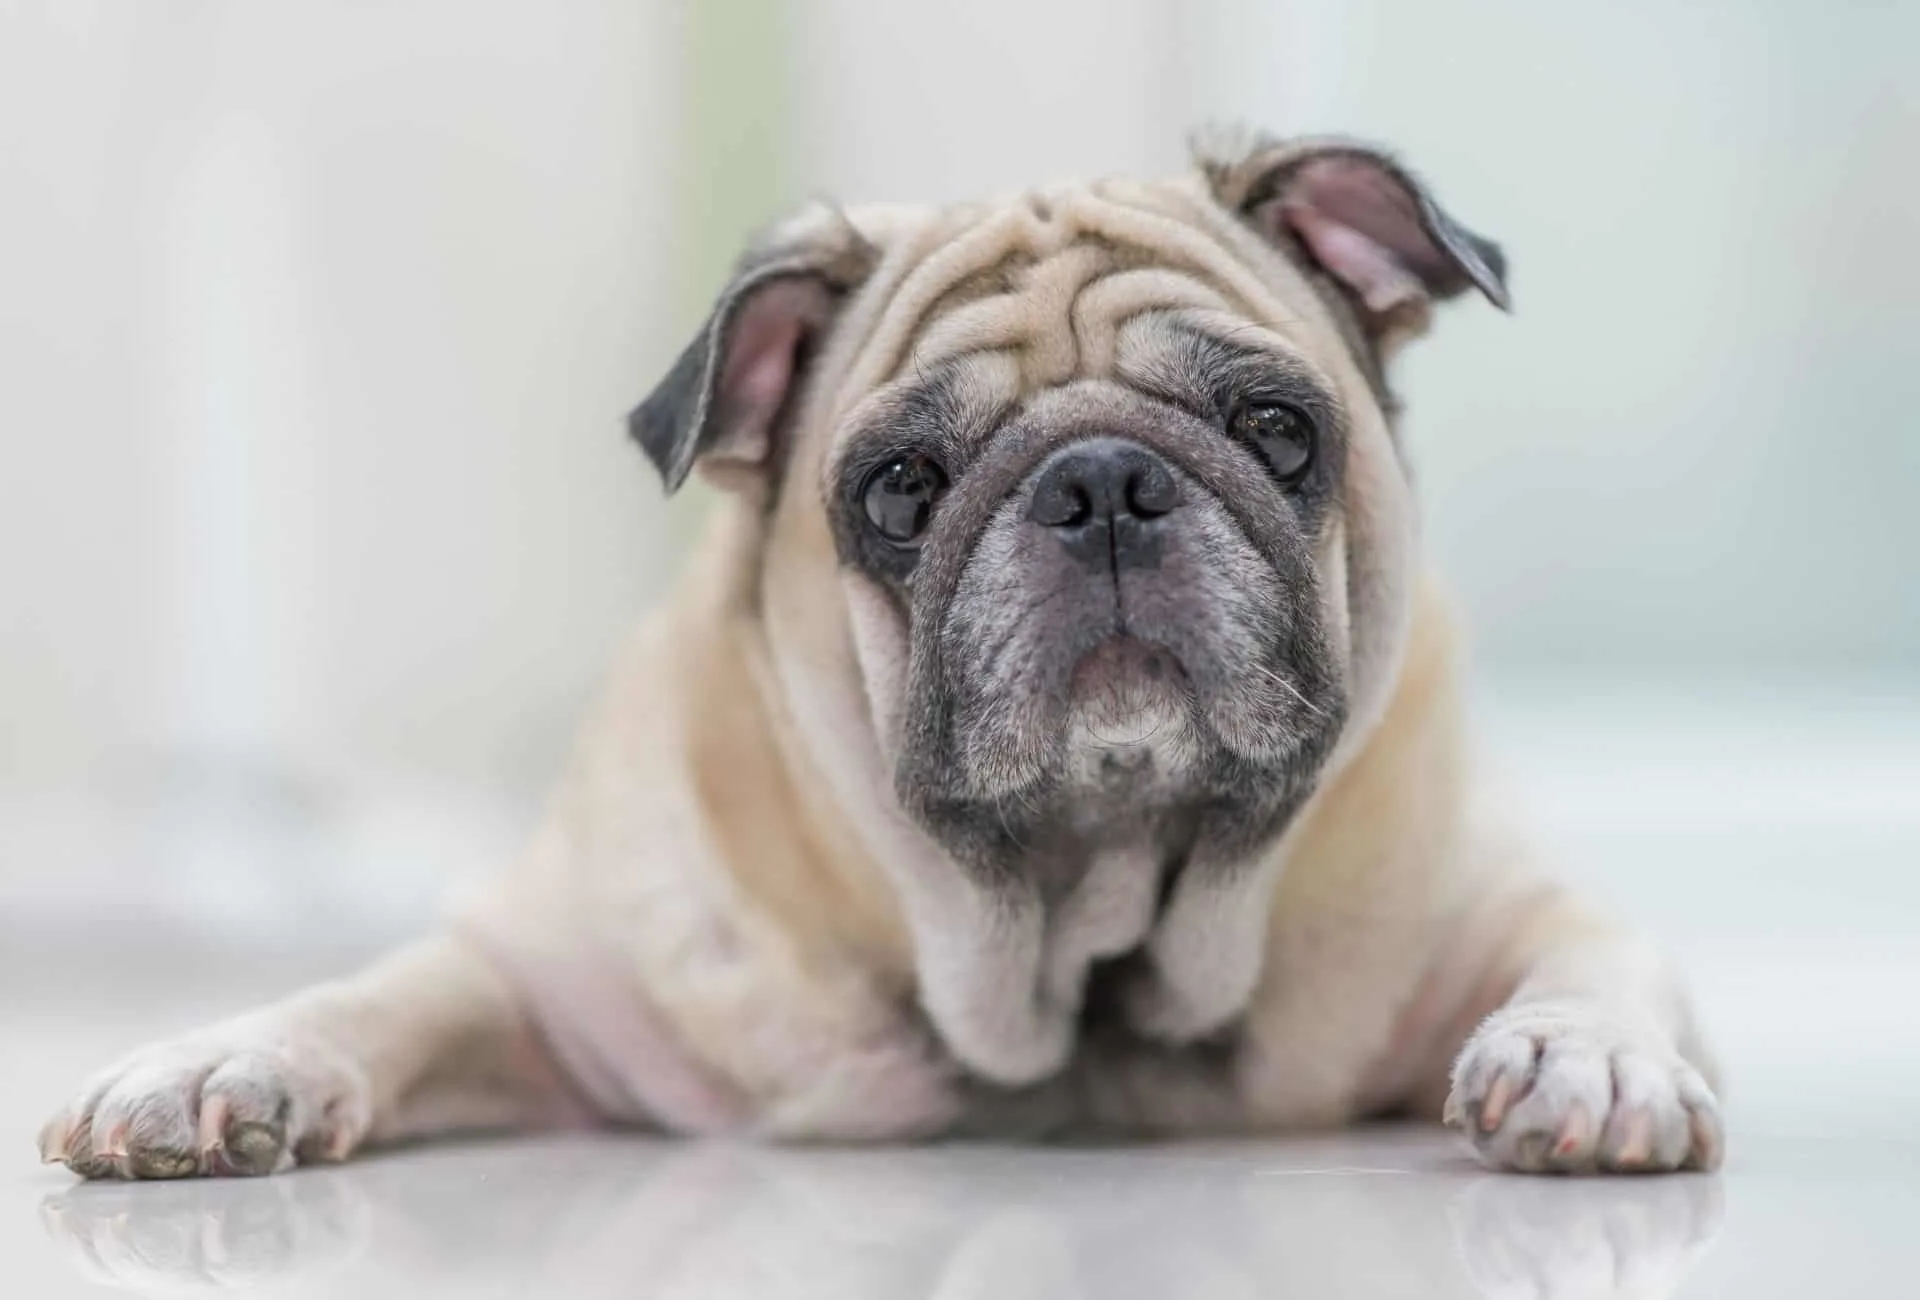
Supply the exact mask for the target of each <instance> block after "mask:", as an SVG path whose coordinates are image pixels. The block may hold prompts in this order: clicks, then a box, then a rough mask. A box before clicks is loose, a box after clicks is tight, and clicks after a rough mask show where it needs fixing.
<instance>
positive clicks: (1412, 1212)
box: [0, 1131, 1920, 1300]
mask: <svg viewBox="0 0 1920 1300" xmlns="http://www.w3.org/2000/svg"><path fill="white" fill-rule="evenodd" d="M6 1191H7V1196H6V1202H5V1204H4V1205H0V1213H3V1214H4V1216H5V1218H4V1223H0V1242H3V1243H4V1246H5V1258H6V1260H7V1269H8V1272H9V1274H10V1275H11V1277H12V1279H13V1285H9V1287H8V1288H7V1291H8V1293H9V1294H12V1295H20V1296H36V1297H38V1296H64V1295H69V1294H81V1293H85V1292H87V1291H89V1290H91V1289H92V1288H93V1287H95V1286H100V1285H105V1286H111V1287H124V1288H131V1289H134V1290H147V1289H151V1290H155V1291H161V1290H166V1291H175V1290H179V1289H182V1288H194V1287H216V1288H221V1289H230V1288H233V1287H235V1286H245V1287H258V1288H260V1289H262V1290H263V1291H264V1292H267V1293H271V1294H276V1295H287V1296H340V1295H351V1296H355V1297H359V1298H361V1300H372V1298H373V1297H385V1296H394V1297H401V1296H405V1297H422V1296H443V1295H444V1296H456V1295H489V1296H510V1295H511V1296H519V1295H525V1296H554V1297H577V1298H581V1300H588V1298H591V1297H601V1296H605V1297H615V1296H619V1297H623V1298H630V1297H637V1296H675V1297H729V1298H731V1297H739V1298H741V1300H748V1298H753V1300H786V1298H789V1297H792V1298H795V1300H797V1298H799V1297H815V1296H818V1297H834V1298H835V1300H862V1298H864V1297H873V1298H874V1300H909V1298H916V1300H917V1298H918V1297H940V1298H942V1300H959V1298H960V1297H969V1298H973V1297H978V1298H979V1300H989V1298H990V1300H1018V1298H1020V1297H1029V1296H1030V1297H1034V1298H1035V1300H1040V1298H1042V1297H1045V1300H1077V1298H1079V1297H1086V1298H1087V1300H1093V1298H1096V1297H1099V1298H1105V1297H1131V1296H1141V1297H1148V1296H1182V1297H1192V1298H1193V1300H1214V1298H1216V1297H1217V1298H1220V1300H1227V1298H1231V1300H1243V1298H1246V1300H1251V1297H1255V1296H1292V1295H1302V1296H1307V1295H1312V1296H1321V1295H1324V1296H1343V1297H1373V1296H1408V1297H1413V1296H1420V1297H1430V1298H1434V1300H1438V1298H1441V1297H1452V1296H1461V1297H1468V1296H1497V1297H1510V1296H1511V1297H1520V1296H1634V1297H1655V1296H1666V1295H1702V1296H1717V1295H1726V1296H1741V1297H1756V1298H1757V1297H1770V1296H1795V1297H1801V1296H1822V1297H1825V1296H1850V1295H1861V1296H1868V1295H1872V1296H1881V1295H1884V1296H1895V1295H1906V1294H1912V1292H1911V1291H1910V1290H1909V1289H1908V1287H1910V1286H1911V1284H1912V1279H1914V1278H1915V1277H1916V1276H1920V1240H1917V1239H1916V1236H1915V1234H1914V1232H1913V1225H1914V1223H1915V1221H1916V1216H1920V1148H1916V1147H1914V1146H1912V1145H1900V1144H1890V1145H1885V1146H1881V1145H1875V1144H1868V1143H1856V1144H1850V1145H1846V1146H1842V1147H1840V1148H1837V1149H1836V1148H1834V1147H1831V1146H1821V1145H1816V1144H1812V1143H1807V1142H1804V1141H1790V1140H1779V1141H1763V1142H1758V1143H1752V1144H1749V1145H1747V1146H1746V1147H1745V1149H1744V1150H1743V1152H1742V1153H1741V1154H1740V1155H1739V1157H1738V1158H1737V1159H1736V1162H1735V1163H1734V1165H1733V1166H1732V1167H1731V1168H1730V1169H1729V1170H1728V1171H1726V1172H1725V1173H1724V1174H1723V1175H1721V1176H1719V1177H1704V1176H1698V1175H1693V1176H1686V1177H1674V1178H1636V1179H1614V1180H1595V1179H1589V1180H1566V1179H1556V1180H1542V1179H1524V1178H1515V1177H1501V1176H1495V1175H1491V1174H1485V1173H1482V1172H1479V1171H1477V1170H1475V1169H1473V1168H1472V1167H1471V1166H1469V1165H1468V1164H1467V1163H1466V1162H1464V1161H1463V1160H1462V1159H1461V1158H1460V1156H1459V1154H1458V1152H1457V1151H1456V1149H1455V1147H1454V1145H1453V1144H1452V1143H1451V1142H1450V1141H1448V1140H1447V1138H1446V1136H1445V1135H1444V1134H1435V1133H1431V1132H1421V1131H1383V1132H1373V1133H1361V1134H1354V1135H1347V1136H1340V1137H1324V1138H1311V1139H1297V1140H1290V1141H1285V1142H1275V1143H1258V1144H1243V1145H1230V1146H1192V1147H1187V1146H1176V1147H1167V1148H1160V1149H1154V1150H1147V1151H1140V1150H1107V1151H1069V1152H1061V1151H1034V1150H1017V1149H1001V1148H955V1149H937V1150H917V1151H904V1152H846V1151H818V1150H763V1149H752V1148H741V1147H730V1146H722V1145H673V1144H667V1143H661V1142H654V1141H647V1140H640V1139H613V1138H608V1139H595V1138H569V1139H565V1140H542V1141H537V1142H514V1143H500V1144H487V1145H480V1146H470V1147H464V1148H461V1147H449V1148H437V1149H432V1150H421V1151H416V1152H408V1153H401V1154H395V1155H390V1156H386V1157H383V1158H378V1159H373V1160H369V1161H367V1162H365V1163H363V1164H359V1165H355V1166H348V1167H343V1168H339V1169H330V1170H320V1171H314V1172H305V1173H296V1174H292V1175H289V1176H286V1177H283V1178H278V1179H271V1180H265V1181H260V1182H200V1183H171V1184H149V1185H131V1186H129V1185H110V1184H108V1185H99V1184H96V1185H74V1184H71V1183H70V1182H68V1181H67V1180H65V1179H62V1178H56V1177H51V1176H48V1177H44V1178H30V1179H27V1180H25V1182H24V1183H22V1182H21V1181H20V1180H10V1181H9V1184H8V1186H7V1189H6ZM35 1202H37V1205H36V1204H35ZM21 1283H24V1284H25V1285H24V1287H23V1289H19V1290H15V1289H14V1286H15V1285H20V1284H21Z"/></svg>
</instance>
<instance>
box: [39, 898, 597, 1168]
mask: <svg viewBox="0 0 1920 1300" xmlns="http://www.w3.org/2000/svg"><path fill="white" fill-rule="evenodd" d="M574 1113H577V1112H576V1111H575V1110H574V1103H573V1102H572V1101H571V1098H570V1095H569V1093H568V1092H567V1090H566V1088H565V1085H564V1084H563V1083H562V1082H561V1081H560V1079H559V1076H558V1075H557V1074H556V1073H555V1072H554V1070H553V1068H552V1067H551V1065H550V1064H549V1062H548V1059H547V1057H546V1054H545V1052H544V1050H543V1048H542V1047H541V1045H540V1044H539V1042H538V1040H537V1038H536V1037H535V1035H534V1034H533V1032H532V1030H531V1028H530V1027H529V1026H528V1024H527V1023H526V1021H525V1020H524V1018H523V1017H522V1015H521V1013H520V1010H519V1008H518V1007H517V1006H516V1004H515V1002H514V999H513V996H512V994H511V992H510V991H509V989H508V987H507V985H506V983H505V982H504V980H503V979H502V977H501V976H500V975H499V974H498V973H497V972H496V971H495V970H494V969H493V968H492V966H491V965H490V964H489V963H488V961H487V959H486V958H485V957H483V956H482V955H481V954H480V953H479V952H477V951H475V950H474V949H472V948H471V947H469V946H468V945H467V944H466V943H465V942H464V941H463V940H461V939H460V938H458V937H455V936H452V935H443V936H438V937H434V938H430V939H426V940H422V941H420V942H418V943H415V944H413V945H410V946H408V947H406V948H403V949H401V950H400V951H398V952H396V953H394V954H393V955H392V956H390V957H388V958H386V959H384V960H382V961H380V962H378V963H376V964H375V965H373V966H372V967H370V968H368V969H367V970H365V971H363V972H361V973H360V974H358V975H355V976H352V977H349V978H347V979H344V980H340V981H338V982H334V983H329V984H323V985H320V986H317V987H315V988H312V989H308V990H306V991H304V992H301V993H298V994H295V995H294V996H292V997H290V998H287V999H286V1000H285V1001H282V1002H278V1003H275V1004H273V1005H271V1006H267V1007H264V1008H261V1009H260V1010H257V1011H252V1012H248V1013H246V1014H243V1015H240V1016H238V1017H235V1018H234V1019H232V1020H228V1021H224V1022H222V1023H220V1024H216V1025H213V1026H211V1027H209V1028H207V1029H203V1030H199V1031H197V1032H194V1033H190V1034H187V1035H186V1036H184V1037H181V1038H178V1039H174V1040H171V1041H165V1042H161V1043H156V1044H153V1045H150V1046H148V1047H145V1048H142V1049H140V1050H138V1051H136V1052H134V1053H132V1054H131V1055H130V1056H127V1057H125V1058H123V1059H122V1060H121V1061H120V1062H119V1063H117V1064H116V1065H114V1066H112V1067H110V1068H109V1069H107V1070H104V1071H102V1072H101V1073H100V1074H98V1075H96V1076H94V1078H93V1079H92V1080H91V1081H90V1082H89V1083H87V1084H86V1085H85V1086H84V1087H83V1088H82V1089H81V1090H80V1092H79V1094H78V1095H77V1096H76V1097H75V1098H74V1100H73V1102H72V1104H71V1105H70V1106H69V1107H68V1108H67V1109H66V1110H64V1111H63V1112H62V1113H60V1114H59V1115H57V1116H55V1117H54V1118H53V1119H52V1120H51V1121H49V1122H48V1124H47V1125H46V1127H45V1128H44V1129H43V1130H42V1132H41V1136H40V1151H41V1155H42V1157H43V1158H44V1159H45V1160H47V1161H49V1162H58V1163H63V1164H65V1165H66V1166H67V1167H68V1168H70V1169H72V1170H73V1171H74V1172H75V1173H78V1174H81V1175H83V1176H86V1177H89V1178H112V1177H119V1178H182V1177H191V1176H194V1175H205V1174H265V1173H276V1172H279V1171H281V1170H284V1169H288V1168H291V1167H292V1166H293V1165H294V1164H296V1163H302V1162H311V1161H320V1160H340V1159H344V1158H345V1157H346V1156H348V1155H349V1154H351V1153H352V1152H353V1151H355V1150H356V1149H358V1148H359V1147H361V1146H362V1145H365V1144H368V1143H379V1142H389V1141H394V1140H398V1139H402V1138H410V1137H417V1136H423V1135H427V1134H432V1133H437V1132H443V1131H447V1130H452V1129H463V1130H472V1129H501V1128H515V1127H522V1126H526V1125H530V1124H534V1123H538V1122H543V1121H546V1122H551V1121H553V1120H556V1119H559V1118H562V1117H565V1116H568V1115H570V1114H574Z"/></svg>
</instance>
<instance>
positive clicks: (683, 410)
mask: <svg viewBox="0 0 1920 1300" xmlns="http://www.w3.org/2000/svg"><path fill="white" fill-rule="evenodd" d="M1501 272H1502V266H1501V262H1500V258H1499V254H1498V252H1497V250H1495V249H1494V248H1493V247H1492V246H1491V245H1490V244H1487V243H1485V242H1484V241H1481V240H1479V239H1478V238H1477V237H1475V236H1472V235H1470V234H1468V233H1467V232H1465V231H1464V230H1463V229H1462V228H1460V227H1459V226H1457V225H1455V224H1454V223H1452V222H1451V221H1450V220H1449V219H1448V218H1446V217H1445V216H1444V215H1443V214H1442V213H1441V212H1440V211H1439V209H1438V208H1437V207H1436V206H1435V205H1434V204H1433V203H1432V201H1431V199H1430V198H1429V197H1428V196H1427V195H1426V194H1425V192H1424V191H1423V190H1421V189H1420V188H1419V186H1418V185H1417V184H1416V183H1415V182H1414V181H1413V180H1412V179H1411V177H1409V176H1408V175H1407V174H1406V173H1405V172H1404V171H1403V170H1401V169H1400V168H1398V167H1397V165H1395V164H1393V163H1392V162H1391V161H1389V160H1387V159H1386V158H1384V157H1383V156H1382V155H1380V154H1378V153H1377V152H1375V151H1372V150H1368V149H1365V148H1362V147H1359V146H1354V145H1351V144H1346V143H1339V142H1333V143H1323V142H1299V143H1291V144H1275V143H1259V144H1256V145H1255V146H1253V147H1251V148H1249V149H1248V150H1246V151H1244V152H1243V153H1241V154H1239V155H1236V156H1233V157H1230V158H1227V159H1224V160H1216V161H1214V162H1211V163H1208V164H1205V165H1204V166H1203V168H1202V171H1201V172H1200V174H1198V175H1196V176H1193V177H1187V178H1181V179H1179V180H1175V181H1167V182H1159V183H1139V184H1131V183H1122V182H1109V183H1102V184H1096V185H1091V186H1066V187H1060V188H1057V189H1054V190H1049V191H1047V192H1046V194H1045V195H1044V196H1028V197H1026V198H1023V199H1020V200H1017V201H1010V202H1007V203H1003V204H998V205H982V206H977V207H969V208H956V209H945V210H937V211H932V212H920V213H903V212H902V211H900V210H893V209H889V210H884V211H881V210H874V211H863V210H857V209H856V210H852V211H850V212H846V213H827V214H814V215H813V216H811V217H809V218H806V219H803V220H800V221H796V222H794V223H790V224H789V225H788V226H787V227H784V228H782V229H781V230H779V231H776V232H775V234H774V235H773V236H772V237H771V238H770V239H769V240H768V241H767V243H766V244H765V245H764V246H762V247H761V248H759V249H757V250H755V251H754V252H752V253H750V254H749V256H748V258H747V259H746V260H745V261H744V262H743V264H742V267H741V270H740V272H739V274H738V275H737V277H736V279H735V281H734V284H733V285H732V286H731V287H730V288H729V290H728V292H727V294H726V295H725V296H723V298H722V300H721V302H720V304H719V306H718V307H717V308H716V310H715V313H714V316H713V318H712V320H711V322H710V323H709V326H708V328H707V330H706V332H705V333H704V334H703V335H702V336H701V337H700V338H699V339H696V341H695V343H694V344H693V346H692V347H690V348H689V349H688V351H687V352H686V354H685V355H684V356H683V357H682V358H681V361H680V363H679V365H677V366H676V367H675V369H674V372H673V373H672V374H671V375H670V376H669V377H668V380H667V381H666V382H665V383H664V384H663V385H662V386H661V389H660V390H659V391H658V392H656V393H655V394H654V396H653V397H651V398H649V399H648V401H647V403H645V404H644V405H643V406H642V407H641V408H640V409H639V410H638V411H636V413H635V416H634V420H633V425H634V430H635V433H636V435H637V436H638V437H639V439H640V441H641V443H642V444H643V446H645V447H646V449H647V451H648V452H649V454H650V455H652V457H653V458H654V460H655V462H656V464H657V465H659V467H660V469H661V472H662V474H663V476H664V477H665V478H666V480H667V482H668V485H669V487H672V486H676V485H677V484H678V482H679V481H680V480H681V479H682V478H684V477H685V476H686V474H687V473H688V471H689V470H690V468H692V467H694V466H695V465H696V464H697V465H698V466H699V467H701V468H702V469H703V470H705V471H706V472H707V473H708V474H709V475H710V476H711V477H712V478H714V479H715V481H718V482H721V483H723V484H727V485H729V486H732V487H734V488H736V489H738V490H740V491H742V492H744V493H746V494H747V495H748V496H749V498H750V499H752V500H756V501H758V502H759V510H760V513H761V515H762V517H764V518H766V519H768V520H777V519H778V518H785V517H789V516H791V515H792V514H793V512H795V511H801V512H821V513H824V516H825V519H826V522H827V523H828V525H829V527H830V530H831V534H832V537H833V539H834V549H835V552H836V554H835V556H834V557H833V559H834V560H835V561H837V563H838V566H839V570H840V574H839V581H840V583H841V584H842V586H843V589H844V591H845V593H846V607H847V610H848V617H849V619H850V621H851V623H852V626H853V640H854V645H855V647H856V649H857V652H858V655H859V658H860V660H861V663H862V667H863V670H864V672H865V674H866V677H867V690H868V696H869V699H870V702H871V706H872V712H873V715H874V725H875V727H876V728H877V730H878V732H879V734H878V735H877V736H876V737H875V738H874V739H875V743H876V744H877V745H878V747H879V749H880V751H881V752H882V753H883V755H884V756H885V759H886V761H887V762H888V763H890V764H891V767H892V770H893V773H894V784H895V791H896V794H897V796H898V798H899V801H900V804H901V806H902V807H903V808H904V809H905V810H906V811H907V812H908V813H909V814H910V815H911V816H912V817H913V818H914V819H915V820H917V821H918V822H919V823H920V824H921V825H922V827H923V828H924V829H925V830H926V831H927V832H929V833H930V834H931V835H932V836H933V837H934V838H935V839H936V840H937V841H938V842H939V843H940V844H941V845H942V846H944V847H945V849H946V850H947V851H948V853H949V854H950V855H951V856H952V857H954V858H955V859H957V860H958V861H959V862H960V863H962V864H963V865H964V866H965V867H967V868H969V869H971V870H973V871H975V872H979V873H982V874H983V875H984V876H987V877H992V876H995V875H1006V874H1008V873H1021V874H1025V875H1027V876H1029V877H1032V876H1034V875H1036V874H1037V875H1038V876H1040V877H1041V878H1042V880H1043V888H1044V887H1046V886H1045V883H1044V882H1045V877H1046V874H1047V872H1048V870H1049V868H1050V866H1052V865H1053V864H1056V863H1084V862H1085V861H1086V860H1087V859H1088V858H1089V857H1090V856H1093V855H1097V854H1098V853H1099V852H1101V851H1102V850H1103V849H1104V848H1108V847H1114V846H1118V845H1122V844H1136V845H1137V844H1139V843H1141V842H1143V840H1144V841H1145V842H1149V843H1151V844H1152V845H1154V846H1155V851H1156V852H1157V854H1158V855H1159V857H1160V859H1161V861H1162V863H1163V865H1169V866H1170V865H1172V864H1176V863H1180V862H1185V861H1189V860H1194V859H1203V860H1207V861H1212V862H1221V863H1229V864H1230V863H1232V862H1234V861H1236V860H1239V859H1242V858H1244V857H1246V856H1247V855H1248V854H1249V853H1250V852H1252V851H1253V850H1254V849H1256V848H1257V847H1258V846H1259V845H1261V844H1262V843H1265V842H1267V841H1269V840H1271V838H1272V837H1273V836H1274V835H1276V834H1277V833H1278V832H1279V830H1280V829H1281V828H1282V827H1283V826H1284V824H1285V822H1286V820H1287V817H1288V816H1289V814H1290V813H1291V812H1292V811H1293V810H1294V809H1296V808H1297V807H1298V806H1299V804H1300V803H1301V801H1302V800H1303V799H1304V798H1305V797H1306V795H1307V794H1308V793H1309V792H1310V791H1311V789H1312V786H1313V783H1314V781H1315V779H1316V777H1317V775H1318V774H1319V772H1320V770H1321V768H1322V766H1323V764H1324V763H1325V762H1326V760H1327V758H1328V756H1329V755H1330V754H1331V753H1332V752H1333V751H1334V749H1335V746H1336V744H1337V742H1338V741H1339V739H1340V738H1341V735H1342V729H1343V727H1344V726H1345V725H1346V723H1347V721H1348V718H1349V714H1350V712H1351V711H1352V706H1353V704H1354V701H1355V699H1356V692H1359V693H1361V694H1364V693H1365V691H1366V690H1367V689H1369V688H1370V685H1369V683H1367V682H1365V681H1362V680H1360V678H1361V677H1363V676H1364V673H1363V672H1361V669H1362V668H1363V667H1364V665H1365V663H1366V662H1368V661H1372V662H1376V663H1377V662H1385V661H1388V660H1391V658H1392V656H1393V653H1394V648H1393V645H1392V644H1391V642H1393V640H1394V638H1395V637H1397V636H1398V635H1399V633H1400V631H1401V630H1403V629H1402V617H1401V616H1402V614H1403V613H1404V606H1405V604H1406V599H1407V586H1408V584H1407V580H1406V573H1405V568H1406V562H1405V557H1404V556H1403V555H1401V554H1399V553H1397V552H1396V551H1395V549H1394V547H1393V546H1391V545H1387V544H1385V542H1383V540H1382V539H1392V538H1395V537H1399V536H1401V535H1403V534H1404V533H1405V531H1406V526H1405V521H1404V520H1402V519H1397V518H1390V517H1389V518H1384V519H1383V518H1382V516H1383V515H1384V516H1393V515H1395V514H1404V513H1405V511H1406V506H1405V504H1404V496H1403V494H1402V493H1401V492H1400V489H1401V487H1402V484H1401V482H1400V480H1401V477H1402V470H1401V467H1400V464H1399V458H1398V451H1397V448H1396V447H1394V445H1393V443H1392V441H1391V438H1390V435H1389V433H1388V431H1387V427H1386V422H1385V417H1384V415H1383V411H1382V406H1383V398H1384V384H1383V380H1382V377H1381V376H1382V367H1383V365H1384V363H1385V360H1386V359H1387V357H1388V356H1389V355H1390V353H1391V352H1392V350H1393V349H1394V348H1395V347H1396V346H1397V345H1398V344H1399V343H1400V342H1401V341H1402V340H1404V339H1405V338H1407V337H1410V336H1412V335H1414V334H1417V333H1419V332H1420V331H1421V330H1422V329H1423V328H1424V327H1425V324H1426V321H1427V315H1428V311H1429V308H1430V304H1431V302H1432V300H1433V299H1435V298H1439V297H1446V296H1450V295H1452V294H1454V293H1458V292H1460V291H1461V290H1462V289H1464V288H1466V287H1469V286H1478V287H1479V288H1481V289H1482V290H1483V291H1485V292H1486V293H1487V294H1488V295H1489V296H1491V297H1494V298H1495V299H1496V301H1502V300H1503V293H1504V287H1503V284H1502V282H1501ZM778 528H779V524H778V523H777V522H771V523H769V524H768V530H769V532H768V536H769V540H768V542H767V545H768V547H769V549H770V550H771V549H774V548H776V547H777V546H778V544H779V537H778V535H777V533H778ZM1377 685H1378V684H1377V683H1373V684H1372V686H1374V687H1377ZM1071 885H1072V880H1071V879H1070V878H1068V879H1064V880H1062V881H1060V882H1057V888H1058V889H1065V888H1070V887H1071ZM1050 892H1057V890H1050Z"/></svg>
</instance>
